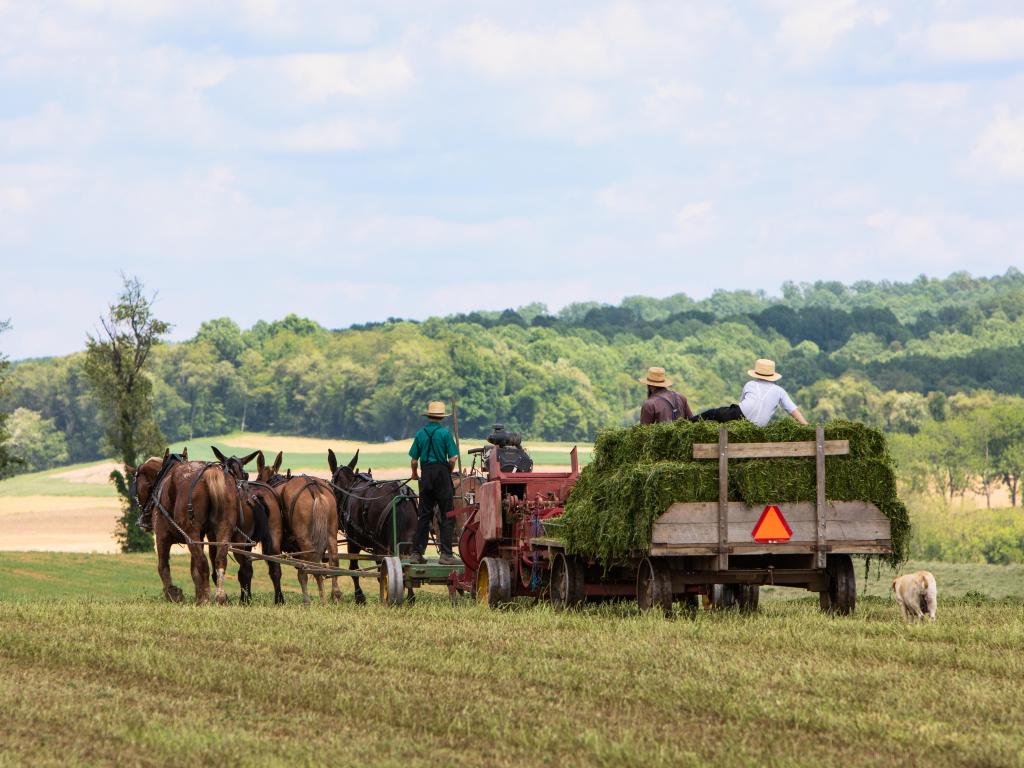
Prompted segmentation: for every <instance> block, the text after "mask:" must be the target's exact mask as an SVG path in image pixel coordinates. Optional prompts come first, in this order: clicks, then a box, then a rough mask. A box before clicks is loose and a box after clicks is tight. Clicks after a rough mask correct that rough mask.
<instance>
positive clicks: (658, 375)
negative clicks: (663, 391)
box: [637, 366, 672, 387]
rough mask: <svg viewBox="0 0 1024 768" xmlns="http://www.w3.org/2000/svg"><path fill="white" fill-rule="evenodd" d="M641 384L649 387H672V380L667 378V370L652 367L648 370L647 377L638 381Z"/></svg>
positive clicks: (642, 377)
mask: <svg viewBox="0 0 1024 768" xmlns="http://www.w3.org/2000/svg"><path fill="white" fill-rule="evenodd" d="M637 381H639V382H640V383H641V384H646V385H647V386H649V387H671V386H672V379H666V378H665V369H664V368H657V367H655V366H652V367H650V368H648V369H647V375H646V376H641V377H640V378H639V379H637Z"/></svg>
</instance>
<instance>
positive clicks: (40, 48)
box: [0, 0, 1024, 359]
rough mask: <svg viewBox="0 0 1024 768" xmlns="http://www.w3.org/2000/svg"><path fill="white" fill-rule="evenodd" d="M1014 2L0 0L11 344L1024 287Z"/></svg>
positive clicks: (1022, 90) (1, 237)
mask: <svg viewBox="0 0 1024 768" xmlns="http://www.w3.org/2000/svg"><path fill="white" fill-rule="evenodd" d="M1022 201H1024V5H1022V4H1021V3H1020V2H1015V1H1014V2H998V1H993V2H979V1H976V0H972V1H971V2H959V1H956V0H954V1H951V2H943V1H938V2H899V3H891V4H887V3H880V2H868V1H867V0H864V1H862V0H809V1H808V2H803V1H798V0H762V1H751V2H738V3H708V2H692V3H689V2H680V1H678V0H671V1H668V2H659V1H658V0H650V1H649V2H634V3H631V2H598V1H597V0H588V1H587V2H573V1H572V0H563V1H562V2H559V3H551V2H529V1H524V0H519V2H515V3H498V2H475V3H470V2H446V1H443V0H442V1H435V2H424V1H423V0H419V1H417V2H402V1H401V0H395V1H394V2H388V3H379V2H368V3H355V2H353V3H346V2H339V1H338V0H327V1H325V2H315V1H313V0H310V1H309V2H296V3H289V2H283V1H282V2H276V1H275V0H226V1H225V2H216V3H210V2H207V1H205V0H204V1H203V2H190V1H189V0H140V1H138V2H134V1H131V0H111V1H110V2H101V1H100V0H64V1H63V2H62V1H60V0H54V1H53V2H47V3H32V2H23V1H22V0H0V265H2V267H3V269H2V272H0V320H2V319H5V318H10V320H11V324H12V329H11V330H9V331H8V332H6V333H4V334H3V335H2V336H0V352H2V353H3V354H6V355H7V356H9V357H10V358H12V359H19V358H24V357H34V356H41V355H52V354H64V353H67V352H71V351H74V350H76V349H80V348H82V347H83V345H84V341H85V335H86V333H87V332H89V331H90V330H92V329H94V328H95V326H96V323H97V318H98V317H99V315H100V314H101V313H102V312H103V311H104V309H105V307H106V306H107V304H109V302H110V301H111V300H112V299H113V298H114V296H115V295H116V294H117V291H118V289H119V286H120V274H121V273H122V272H124V273H126V274H128V275H137V276H138V277H139V278H141V279H142V280H143V281H144V282H145V284H146V286H147V288H148V289H149V290H151V291H155V292H156V294H157V298H156V313H157V315H158V316H159V317H161V318H162V319H165V320H168V321H170V322H172V323H174V325H175V330H174V332H173V334H172V337H173V338H179V339H180V338H188V337H189V336H191V335H192V334H193V333H194V332H195V330H196V328H197V327H198V325H199V323H201V322H202V321H203V320H206V319H210V318H213V317H221V316H229V317H232V318H233V319H235V320H236V321H237V322H238V323H239V324H241V325H242V326H243V327H247V326H249V325H251V324H252V323H253V322H255V321H256V320H259V319H265V320H273V319H277V318H280V317H282V316H284V315H285V314H287V313H290V312H295V313H298V314H301V315H304V316H307V317H311V318H313V319H315V320H317V321H318V322H320V323H322V324H323V325H325V326H326V327H331V328H338V327H345V326H348V325H350V324H352V323H360V322H367V321H374V320H383V319H385V318H387V317H392V316H399V317H408V318H425V317H428V316H431V315H444V314H450V313H454V312H460V311H468V310H472V309H503V308H505V307H516V306H520V305H523V304H528V303H530V302H535V301H539V302H545V303H547V304H548V306H549V307H550V308H551V309H553V310H555V309H558V308H560V307H562V306H564V305H565V304H567V303H570V302H573V301H587V300H596V301H607V302H612V303H617V302H618V301H619V300H621V299H622V298H623V297H624V296H627V295H633V294H644V295H651V296H666V295H670V294H673V293H678V292H685V293H687V294H689V295H691V296H694V297H697V298H699V297H703V296H707V295H709V294H710V293H711V292H712V291H713V290H715V289H719V288H724V289H753V290H765V291H768V292H769V293H776V292H777V291H778V289H779V286H780V285H781V284H782V283H783V282H784V281H787V280H794V281H798V282H800V281H813V280H819V279H828V280H842V281H844V282H854V281H857V280H881V279H888V280H910V279H913V278H914V277H916V276H917V275H919V274H922V273H925V274H928V275H931V276H945V275H948V274H949V273H950V272H953V271H956V270H968V271H970V272H971V273H973V274H976V275H990V274H1001V273H1003V272H1005V270H1006V269H1007V267H1009V266H1011V265H1015V266H1018V267H1020V266H1024V215H1022Z"/></svg>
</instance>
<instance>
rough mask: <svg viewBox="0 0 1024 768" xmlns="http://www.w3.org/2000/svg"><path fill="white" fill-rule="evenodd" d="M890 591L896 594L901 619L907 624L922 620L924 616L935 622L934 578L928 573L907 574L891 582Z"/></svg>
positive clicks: (935, 591)
mask: <svg viewBox="0 0 1024 768" xmlns="http://www.w3.org/2000/svg"><path fill="white" fill-rule="evenodd" d="M892 591H893V592H894V593H895V594H896V602H897V603H899V606H900V612H901V613H902V614H903V618H904V619H906V620H907V621H909V622H915V621H917V620H918V619H923V618H924V617H925V616H926V615H927V616H928V618H929V619H931V620H932V621H935V598H936V596H937V595H938V590H937V589H936V588H935V577H934V576H932V575H931V574H930V573H929V572H928V571H917V572H916V573H907V574H905V575H903V576H900V577H898V578H896V579H893V582H892Z"/></svg>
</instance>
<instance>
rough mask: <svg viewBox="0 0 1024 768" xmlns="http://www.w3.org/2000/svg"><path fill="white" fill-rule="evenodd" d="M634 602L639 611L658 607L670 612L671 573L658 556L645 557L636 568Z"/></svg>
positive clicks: (666, 564) (664, 611) (666, 613)
mask: <svg viewBox="0 0 1024 768" xmlns="http://www.w3.org/2000/svg"><path fill="white" fill-rule="evenodd" d="M636 604H637V605H638V606H639V607H640V610H641V611H650V610H654V609H656V608H660V609H661V611H662V613H664V614H665V615H666V616H668V615H669V614H670V613H672V574H671V573H670V572H669V568H668V563H665V562H664V561H662V560H661V559H660V558H656V557H655V558H650V557H645V558H644V559H643V560H642V561H641V562H640V566H639V567H638V568H637V569H636Z"/></svg>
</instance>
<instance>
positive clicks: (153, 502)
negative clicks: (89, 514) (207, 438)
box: [125, 451, 238, 605]
mask: <svg viewBox="0 0 1024 768" xmlns="http://www.w3.org/2000/svg"><path fill="white" fill-rule="evenodd" d="M125 469H126V470H127V471H128V473H129V474H130V475H132V488H131V492H132V493H134V494H135V500H136V502H137V503H138V505H139V507H140V508H141V509H142V511H143V514H146V515H150V516H151V517H152V521H153V534H154V536H155V537H156V553H157V571H158V572H159V573H160V580H161V581H162V582H163V585H164V597H166V598H167V599H168V600H170V601H171V602H181V600H182V593H181V590H180V589H179V588H178V587H176V586H175V585H174V584H173V582H172V581H171V564H170V553H171V545H172V544H186V545H187V546H188V550H189V554H190V555H191V556H192V582H193V584H195V590H196V603H197V604H199V605H201V604H203V603H206V602H209V600H210V566H209V565H208V564H207V562H206V555H205V553H204V552H203V546H204V545H203V543H202V542H203V539H207V540H209V541H222V542H227V541H229V540H230V539H231V536H232V534H233V533H234V530H235V527H236V524H237V522H238V497H237V492H236V490H235V485H234V483H233V482H229V481H228V480H227V479H226V477H225V472H224V470H223V469H222V468H221V467H219V466H218V465H216V464H207V463H204V462H200V461H188V457H187V454H185V455H179V454H172V453H170V451H168V452H167V453H165V454H164V457H163V459H160V458H156V457H154V458H151V459H148V460H147V461H146V462H145V463H143V464H142V465H141V466H140V467H138V468H137V469H136V468H134V467H129V466H126V467H125ZM227 559H228V550H227V547H219V548H218V551H217V554H216V556H215V557H214V558H213V570H214V573H215V583H216V585H217V591H216V595H215V599H216V601H217V603H218V604H221V605H223V604H224V603H226V602H227V594H226V593H225V592H224V572H225V571H226V570H227Z"/></svg>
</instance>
